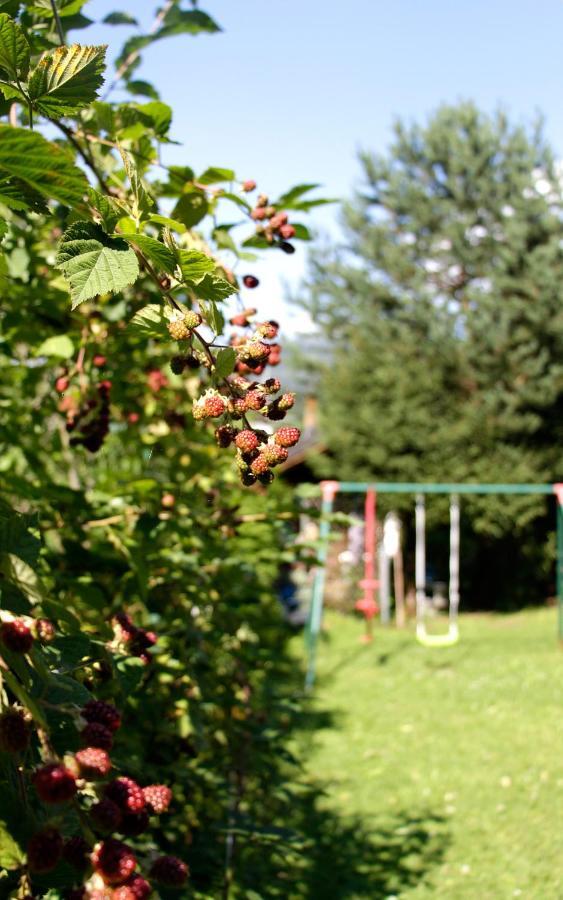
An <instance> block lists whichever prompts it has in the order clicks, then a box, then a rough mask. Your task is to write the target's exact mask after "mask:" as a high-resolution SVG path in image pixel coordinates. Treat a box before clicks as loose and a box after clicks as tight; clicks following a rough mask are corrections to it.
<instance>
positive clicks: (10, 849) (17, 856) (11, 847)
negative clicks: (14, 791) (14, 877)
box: [0, 785, 25, 871]
mask: <svg viewBox="0 0 563 900" xmlns="http://www.w3.org/2000/svg"><path fill="white" fill-rule="evenodd" d="M0 790H1V791H2V796H3V797H5V796H6V794H5V791H6V786H5V785H1V786H0ZM12 832H13V828H12V827H11V826H10V825H8V824H7V823H6V822H5V821H4V820H3V819H0V869H7V870H8V871H10V870H12V869H19V868H20V867H21V866H22V865H23V863H24V861H25V853H24V851H23V850H22V848H21V847H20V846H19V844H18V843H16V841H15V840H14V838H13V837H12Z"/></svg>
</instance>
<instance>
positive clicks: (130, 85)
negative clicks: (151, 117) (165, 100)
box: [127, 79, 160, 100]
mask: <svg viewBox="0 0 563 900" xmlns="http://www.w3.org/2000/svg"><path fill="white" fill-rule="evenodd" d="M127 90H128V91H129V92H130V93H131V94H139V95H140V96H142V97H151V98H152V99H153V100H158V99H159V97H160V94H159V93H158V91H157V89H156V88H155V87H153V85H152V84H150V83H149V82H148V81H142V80H140V79H136V80H133V81H128V82H127Z"/></svg>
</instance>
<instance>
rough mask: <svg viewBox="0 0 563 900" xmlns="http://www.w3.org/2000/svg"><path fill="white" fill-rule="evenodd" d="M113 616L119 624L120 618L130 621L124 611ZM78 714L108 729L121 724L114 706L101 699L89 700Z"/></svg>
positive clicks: (111, 729) (112, 729)
mask: <svg viewBox="0 0 563 900" xmlns="http://www.w3.org/2000/svg"><path fill="white" fill-rule="evenodd" d="M120 617H121V618H120ZM115 618H116V620H117V621H119V624H121V621H122V620H123V622H125V620H127V622H128V623H131V619H130V618H129V616H126V615H125V614H124V613H118V614H117V615H116V616H115ZM131 624H132V623H131ZM80 714H81V716H82V718H83V719H86V721H87V722H99V724H100V725H105V726H106V728H109V730H110V731H114V732H115V731H117V729H118V728H119V726H120V725H121V715H120V714H119V712H118V711H117V709H116V708H115V706H112V704H111V703H105V702H104V701H103V700H89V701H88V703H87V704H86V706H84V708H83V709H82V710H81V713H80Z"/></svg>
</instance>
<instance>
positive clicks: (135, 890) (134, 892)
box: [112, 875, 152, 900]
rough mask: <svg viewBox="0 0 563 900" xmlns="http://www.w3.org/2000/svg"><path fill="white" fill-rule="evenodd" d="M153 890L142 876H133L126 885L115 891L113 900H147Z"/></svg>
mask: <svg viewBox="0 0 563 900" xmlns="http://www.w3.org/2000/svg"><path fill="white" fill-rule="evenodd" d="M151 894H152V888H151V886H150V884H149V883H148V881H145V879H144V878H143V877H142V876H141V875H133V876H132V878H128V879H127V881H126V882H125V884H122V885H121V887H118V888H116V889H115V890H114V892H113V894H112V900H145V898H146V897H150V895H151Z"/></svg>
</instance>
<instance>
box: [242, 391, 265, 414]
mask: <svg viewBox="0 0 563 900" xmlns="http://www.w3.org/2000/svg"><path fill="white" fill-rule="evenodd" d="M244 399H245V401H246V406H247V409H254V410H258V409H262V407H263V406H264V404H265V402H266V400H265V397H264V393H263V391H248V392H247V394H246V396H245V398H244Z"/></svg>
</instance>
